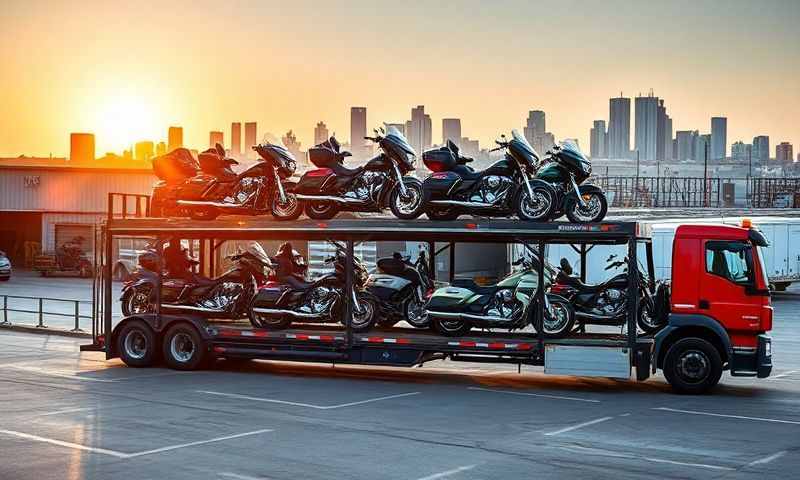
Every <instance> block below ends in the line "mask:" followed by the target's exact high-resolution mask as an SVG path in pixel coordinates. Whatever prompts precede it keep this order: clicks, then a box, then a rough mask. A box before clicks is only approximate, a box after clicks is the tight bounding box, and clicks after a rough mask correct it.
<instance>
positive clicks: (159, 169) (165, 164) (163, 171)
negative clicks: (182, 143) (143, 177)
mask: <svg viewBox="0 0 800 480" xmlns="http://www.w3.org/2000/svg"><path fill="white" fill-rule="evenodd" d="M199 170H200V165H199V164H198V163H197V160H195V159H194V157H193V156H192V152H190V151H189V150H188V149H186V148H177V149H175V150H173V151H171V152H169V153H167V154H166V155H161V156H159V157H156V158H154V159H153V173H155V174H156V176H157V177H158V178H160V179H161V180H164V181H166V182H169V183H176V182H181V181H183V180H185V179H187V178H189V177H193V176H194V175H196V174H197V172H198V171H199Z"/></svg>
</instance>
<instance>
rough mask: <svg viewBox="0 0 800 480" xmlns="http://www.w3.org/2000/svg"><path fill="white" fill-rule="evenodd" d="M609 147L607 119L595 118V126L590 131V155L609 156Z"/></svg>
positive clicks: (593, 156)
mask: <svg viewBox="0 0 800 480" xmlns="http://www.w3.org/2000/svg"><path fill="white" fill-rule="evenodd" d="M607 149H608V133H607V132H606V121H605V120H595V121H594V126H593V127H592V129H591V130H590V131H589V155H590V156H591V157H592V158H607V156H608V150H607Z"/></svg>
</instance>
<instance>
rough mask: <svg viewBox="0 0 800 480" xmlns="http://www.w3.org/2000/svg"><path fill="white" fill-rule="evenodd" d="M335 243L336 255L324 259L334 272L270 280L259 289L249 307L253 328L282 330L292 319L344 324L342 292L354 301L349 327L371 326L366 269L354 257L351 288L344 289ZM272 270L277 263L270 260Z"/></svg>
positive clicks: (342, 253) (372, 303)
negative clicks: (284, 280)
mask: <svg viewBox="0 0 800 480" xmlns="http://www.w3.org/2000/svg"><path fill="white" fill-rule="evenodd" d="M335 245H336V254H335V255H333V256H331V257H329V258H327V259H326V260H325V263H326V265H330V266H331V267H333V271H332V272H331V273H328V274H326V275H323V276H322V277H320V278H318V279H316V280H314V281H311V282H303V281H298V282H295V285H292V286H290V285H286V284H280V283H279V282H277V281H275V280H274V279H271V280H270V281H269V282H267V283H266V284H265V285H264V286H263V287H262V288H259V290H258V292H257V293H256V295H255V297H254V298H253V301H252V302H251V303H250V306H249V312H250V314H249V316H250V321H251V322H252V323H253V325H255V326H256V327H261V328H268V329H271V330H281V329H285V328H287V327H289V325H291V323H292V322H293V321H299V322H302V323H335V322H342V323H344V308H345V301H344V299H345V295H350V299H351V300H352V302H353V316H352V328H353V330H355V331H357V332H364V331H367V330H369V329H370V328H372V326H373V325H374V323H375V320H376V319H377V315H376V314H375V313H376V306H377V300H376V299H375V297H374V296H373V295H372V293H370V292H368V291H367V290H366V289H365V286H366V283H367V277H368V275H369V274H368V273H367V269H366V267H365V266H364V264H363V263H361V261H360V260H358V259H357V258H354V259H353V260H354V261H353V263H354V265H353V273H354V277H353V290H352V291H351V292H345V265H346V263H347V257H346V255H345V251H344V247H342V246H341V245H339V244H335ZM271 265H272V267H271V268H272V270H273V271H274V270H275V269H276V268H277V262H276V261H274V260H272V262H271Z"/></svg>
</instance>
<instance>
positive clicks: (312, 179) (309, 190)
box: [294, 168, 335, 195]
mask: <svg viewBox="0 0 800 480" xmlns="http://www.w3.org/2000/svg"><path fill="white" fill-rule="evenodd" d="M334 176H335V175H334V173H333V170H331V169H330V168H319V169H316V170H309V171H307V172H306V173H304V174H303V176H302V177H300V181H299V182H297V186H296V187H295V189H294V191H295V193H299V194H301V195H319V194H320V192H321V191H322V187H323V186H324V185H325V184H326V183H328V184H330V182H329V180H330V179H331V177H334Z"/></svg>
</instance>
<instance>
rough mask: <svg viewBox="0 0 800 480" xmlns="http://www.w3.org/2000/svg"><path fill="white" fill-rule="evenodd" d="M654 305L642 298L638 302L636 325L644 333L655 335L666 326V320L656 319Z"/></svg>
mask: <svg viewBox="0 0 800 480" xmlns="http://www.w3.org/2000/svg"><path fill="white" fill-rule="evenodd" d="M655 310H656V309H655V305H653V304H652V302H650V301H648V300H647V299H646V298H643V299H642V300H641V301H640V302H639V318H638V319H637V321H636V323H637V324H638V325H639V328H640V329H642V331H643V332H644V333H648V334H650V333H655V332H657V331H659V330H661V329H662V328H663V327H664V325H666V321H665V320H666V318H657V316H656V311H655Z"/></svg>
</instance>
